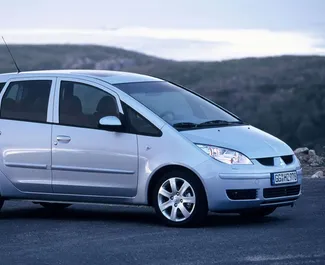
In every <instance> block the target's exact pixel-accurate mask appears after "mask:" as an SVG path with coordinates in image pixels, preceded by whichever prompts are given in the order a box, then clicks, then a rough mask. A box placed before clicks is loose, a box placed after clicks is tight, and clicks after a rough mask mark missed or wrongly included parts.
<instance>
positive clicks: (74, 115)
mask: <svg viewBox="0 0 325 265" xmlns="http://www.w3.org/2000/svg"><path fill="white" fill-rule="evenodd" d="M84 122H85V120H84V115H83V112H82V105H81V101H80V99H79V98H78V97H77V96H70V97H68V98H67V99H65V100H63V102H62V103H61V106H60V123H62V124H68V125H76V126H78V125H80V126H84Z"/></svg>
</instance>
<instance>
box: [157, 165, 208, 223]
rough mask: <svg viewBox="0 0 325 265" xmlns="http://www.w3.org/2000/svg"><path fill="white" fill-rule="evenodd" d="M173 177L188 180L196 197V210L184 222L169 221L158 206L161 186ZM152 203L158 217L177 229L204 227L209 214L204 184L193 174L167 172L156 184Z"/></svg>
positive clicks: (175, 171) (176, 171) (174, 171)
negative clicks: (203, 224)
mask: <svg viewBox="0 0 325 265" xmlns="http://www.w3.org/2000/svg"><path fill="white" fill-rule="evenodd" d="M172 177H179V178H182V179H184V180H186V181H187V182H188V183H190V185H191V186H192V188H193V190H194V192H195V197H196V203H195V208H194V211H193V213H192V214H191V216H190V217H189V218H188V219H186V220H184V221H182V222H173V221H171V220H169V219H167V218H166V217H165V216H164V215H163V214H162V213H161V211H160V209H159V206H158V191H159V188H160V187H161V185H162V184H163V183H164V182H165V181H166V180H167V179H169V178H172ZM152 202H153V207H154V208H155V211H156V214H157V215H158V217H159V218H160V219H161V220H162V221H163V223H165V224H166V225H168V226H175V227H189V226H198V225H202V223H203V222H204V219H205V218H206V215H207V212H208V204H207V198H206V194H205V191H204V188H203V187H202V184H201V182H200V180H199V179H198V178H197V177H196V176H195V175H194V174H191V173H188V172H183V171H178V170H173V171H170V172H167V173H166V174H165V175H163V176H162V178H161V179H159V181H158V182H157V183H156V185H155V187H154V189H153V191H152Z"/></svg>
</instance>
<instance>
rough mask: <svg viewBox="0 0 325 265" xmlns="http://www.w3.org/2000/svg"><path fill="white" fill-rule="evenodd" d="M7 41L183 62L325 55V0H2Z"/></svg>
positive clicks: (1, 29)
mask: <svg viewBox="0 0 325 265" xmlns="http://www.w3.org/2000/svg"><path fill="white" fill-rule="evenodd" d="M0 10H1V16H0V34H2V35H4V36H5V38H6V39H7V42H8V43H79V44H80V43H81V44H82V43H91V44H100V45H107V46H118V47H123V48H126V49H132V50H137V51H140V52H144V53H147V54H152V55H156V56H160V57H164V58H171V59H176V60H222V59H229V58H242V57H248V56H268V55H281V54H321V55H325V15H324V14H325V0H91V1H88V0H87V1H86V0H79V1H77V0H28V1H26V0H0Z"/></svg>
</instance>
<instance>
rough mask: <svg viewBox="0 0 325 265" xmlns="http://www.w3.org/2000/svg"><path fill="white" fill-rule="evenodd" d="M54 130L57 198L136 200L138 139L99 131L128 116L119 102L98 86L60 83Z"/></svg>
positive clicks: (53, 152) (106, 90) (117, 133)
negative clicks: (107, 121)
mask: <svg viewBox="0 0 325 265" xmlns="http://www.w3.org/2000/svg"><path fill="white" fill-rule="evenodd" d="M55 102H56V109H55V110H54V115H55V117H54V120H55V121H56V123H57V124H55V125H53V130H52V186H53V190H54V192H55V193H61V194H73V195H94V196H119V197H132V196H134V195H136V191H137V174H138V154H137V139H136V135H135V134H128V133H124V132H114V131H107V130H102V129H99V128H98V122H99V119H100V118H102V117H105V116H119V115H120V112H123V110H122V108H121V104H120V102H119V98H118V96H117V95H116V94H115V93H114V92H112V91H110V90H108V89H107V88H105V87H102V86H100V85H99V84H97V83H95V84H94V83H92V82H89V81H85V80H79V79H59V80H58V87H57V93H56V98H55Z"/></svg>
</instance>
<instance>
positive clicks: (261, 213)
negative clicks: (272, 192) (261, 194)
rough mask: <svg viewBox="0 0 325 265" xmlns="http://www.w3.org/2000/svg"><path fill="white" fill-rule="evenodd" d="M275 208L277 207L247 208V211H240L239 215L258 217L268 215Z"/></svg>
mask: <svg viewBox="0 0 325 265" xmlns="http://www.w3.org/2000/svg"><path fill="white" fill-rule="evenodd" d="M276 208H277V207H266V208H260V209H256V210H249V211H244V212H241V213H240V215H241V216H243V217H253V218H254V217H255V218H259V217H264V216H267V215H270V214H271V213H273V212H274V211H275V210H276Z"/></svg>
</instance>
